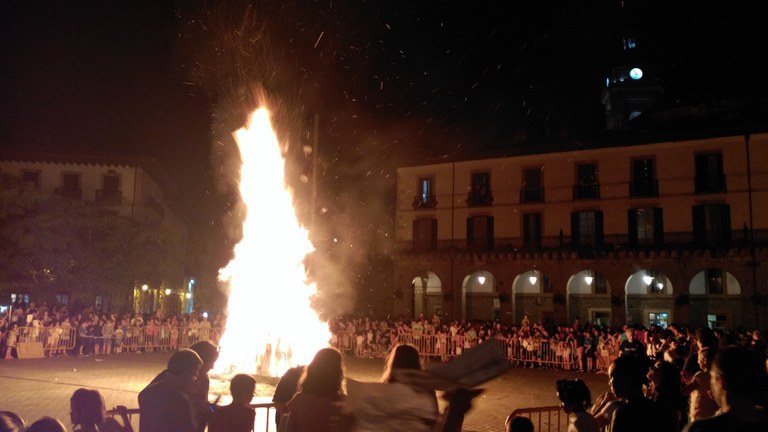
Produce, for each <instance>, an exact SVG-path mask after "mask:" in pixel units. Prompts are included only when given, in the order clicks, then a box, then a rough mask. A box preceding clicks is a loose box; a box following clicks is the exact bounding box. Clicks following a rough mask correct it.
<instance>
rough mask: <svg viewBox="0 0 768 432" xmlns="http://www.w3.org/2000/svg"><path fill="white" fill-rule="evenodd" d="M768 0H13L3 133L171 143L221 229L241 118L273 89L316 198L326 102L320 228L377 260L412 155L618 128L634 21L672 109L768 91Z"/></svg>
mask: <svg viewBox="0 0 768 432" xmlns="http://www.w3.org/2000/svg"><path fill="white" fill-rule="evenodd" d="M731 3H735V5H732V4H731ZM763 3H765V2H756V1H755V2H699V1H696V2H694V1H674V2H668V1H626V2H624V4H625V7H624V8H623V9H622V8H619V7H618V5H619V4H620V2H618V1H588V0H583V1H567V2H566V1H551V2H501V1H499V2H427V1H419V2H417V1H391V0H377V1H339V0H335V1H331V0H325V1H317V2H313V1H291V0H286V1H279V0H278V1H250V2H249V1H243V0H237V1H212V0H211V1H181V0H179V1H161V0H130V1H129V0H125V1H110V0H106V1H105V0H101V1H52V0H48V1H33V0H24V1H14V0H6V1H3V2H2V4H0V44H1V45H0V118H1V119H2V121H1V122H0V146H2V147H3V148H9V149H46V150H54V151H60V152H76V153H97V154H98V153H105V154H117V155H122V154H132V155H146V156H152V157H155V158H157V159H158V160H159V161H160V162H161V163H162V164H163V165H164V166H165V167H166V168H167V170H168V171H169V173H170V174H171V176H172V177H173V178H174V179H175V180H176V182H177V183H178V184H179V185H183V187H181V188H180V192H179V194H178V198H179V200H180V201H181V203H182V204H181V205H182V207H183V208H184V209H185V210H186V211H187V216H188V218H189V219H190V220H191V221H192V223H193V226H194V227H195V230H200V232H206V233H207V232H208V231H206V229H207V228H211V229H213V230H214V231H215V230H217V229H219V227H220V225H221V221H222V216H223V215H224V216H226V214H227V213H228V212H229V213H230V214H231V213H233V212H237V206H236V203H235V202H236V200H237V198H236V194H235V193H234V192H233V185H232V180H231V178H232V175H231V170H229V168H228V163H227V161H228V160H230V159H231V158H232V153H233V144H232V142H231V138H230V133H231V132H232V131H233V130H235V129H236V128H238V127H240V126H241V124H242V122H243V120H244V119H245V115H246V113H247V112H248V111H249V110H250V109H252V108H253V107H254V97H253V94H254V89H255V88H256V86H260V87H262V88H264V89H265V90H266V93H267V94H268V95H269V97H270V99H271V101H272V104H273V107H274V108H275V110H276V117H277V123H278V131H279V133H280V135H281V137H282V138H283V139H284V142H285V143H286V145H287V146H288V147H287V148H286V154H287V155H288V160H289V164H290V166H291V167H292V168H291V169H289V173H290V176H291V178H289V179H288V183H289V184H292V185H294V186H295V187H296V188H297V196H298V197H299V199H300V200H301V198H302V197H304V198H306V196H307V193H308V190H309V187H308V185H307V184H305V183H301V182H300V181H299V180H298V179H299V177H300V175H301V174H309V170H310V167H311V164H310V163H309V160H308V158H306V157H305V156H304V154H303V152H302V151H301V149H302V147H303V146H304V145H306V144H312V138H311V136H310V132H311V131H312V129H313V119H314V117H315V115H317V116H318V118H319V120H320V122H319V125H320V137H319V145H318V147H319V153H320V174H319V177H320V181H319V189H320V192H319V194H320V197H319V198H318V202H319V206H321V207H323V208H325V209H327V212H326V213H324V218H325V219H323V220H322V221H321V223H325V224H326V226H325V228H323V233H322V235H319V236H320V237H321V238H322V239H324V240H329V239H332V238H337V239H338V240H340V243H341V244H344V245H346V246H349V248H350V249H354V250H355V251H356V252H355V253H353V254H351V255H352V256H354V255H357V256H358V257H357V258H351V261H355V260H358V261H362V260H363V259H364V258H363V257H364V256H365V255H366V252H365V251H366V249H369V248H368V247H366V244H369V245H374V244H375V245H376V246H375V247H377V248H378V247H383V246H381V244H383V243H386V242H387V241H388V240H390V239H391V233H392V231H391V217H392V213H393V211H392V208H391V196H390V195H389V194H390V193H391V190H392V185H393V184H394V176H393V174H394V171H393V167H395V166H398V165H400V164H418V163H425V162H429V161H436V160H442V158H450V157H453V156H455V155H456V154H458V153H462V154H464V155H470V156H471V155H473V154H477V155H480V154H483V153H484V152H485V151H486V150H498V149H509V148H514V147H516V146H517V147H519V146H525V145H535V144H538V143H541V142H555V143H556V141H557V140H561V139H565V140H568V139H571V140H572V139H588V138H591V137H598V136H602V135H604V134H605V131H604V130H603V125H604V117H603V106H602V105H601V103H600V91H601V89H602V87H603V86H604V82H605V77H606V76H607V74H608V73H609V71H610V69H611V67H613V66H616V65H619V64H621V63H622V62H625V61H627V59H626V58H625V57H624V53H622V50H621V46H622V45H621V41H622V36H625V35H633V36H634V37H636V38H637V40H638V44H639V47H638V49H637V51H636V53H635V54H634V55H635V57H634V58H633V59H632V61H633V62H640V63H642V64H643V66H644V68H645V69H646V70H647V71H648V73H649V74H650V75H649V76H652V77H656V78H658V79H659V81H660V82H661V83H662V85H664V87H665V88H666V90H665V93H664V94H663V96H662V98H661V100H660V102H659V103H660V105H664V106H674V105H677V104H684V103H688V102H695V101H700V100H706V99H709V98H719V97H724V96H728V95H733V96H738V97H745V96H750V97H756V96H757V97H761V98H764V97H765V94H766V92H765V89H766V85H765V80H766V73H765V69H764V66H762V65H763V64H764V63H765V60H766V58H767V57H766V52H768V51H767V48H766V45H767V44H766V42H767V40H766V39H768V38H766V36H765V35H764V33H763V32H762V31H761V29H762V27H763V25H764V24H763V21H764V20H765V18H766V17H767V16H768V14H766V7H765V6H763ZM306 202H307V200H306V199H304V200H303V203H304V204H306ZM299 205H300V206H301V205H302V204H299ZM225 220H226V219H225ZM361 221H362V223H360V222H361ZM340 227H344V228H340ZM214 236H215V235H214ZM383 248H384V249H386V247H383ZM221 259H222V258H219V260H221Z"/></svg>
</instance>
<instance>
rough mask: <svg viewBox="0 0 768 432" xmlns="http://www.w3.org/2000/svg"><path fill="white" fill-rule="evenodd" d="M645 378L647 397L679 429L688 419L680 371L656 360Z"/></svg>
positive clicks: (671, 365)
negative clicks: (657, 405)
mask: <svg viewBox="0 0 768 432" xmlns="http://www.w3.org/2000/svg"><path fill="white" fill-rule="evenodd" d="M647 377H648V394H647V396H648V397H649V398H650V399H651V400H654V401H656V403H658V404H659V407H660V408H661V409H662V410H663V411H664V412H665V413H666V415H667V416H669V417H671V418H674V420H675V423H676V427H677V428H678V429H679V428H681V427H682V426H683V425H684V424H685V423H686V422H687V418H688V398H687V397H686V396H685V395H684V394H683V384H682V382H681V380H680V369H678V368H677V366H675V365H674V364H673V363H670V362H668V361H665V360H657V361H655V362H654V363H653V364H652V365H651V367H650V368H649V369H648V373H647Z"/></svg>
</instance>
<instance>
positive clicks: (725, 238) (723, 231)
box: [693, 204, 731, 245]
mask: <svg viewBox="0 0 768 432" xmlns="http://www.w3.org/2000/svg"><path fill="white" fill-rule="evenodd" d="M693 241H694V242H695V243H698V244H710V245H711V244H719V245H723V244H727V243H729V242H730V241H731V207H730V206H729V205H728V204H700V205H695V206H693Z"/></svg>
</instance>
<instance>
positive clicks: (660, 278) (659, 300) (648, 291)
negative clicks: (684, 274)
mask: <svg viewBox="0 0 768 432" xmlns="http://www.w3.org/2000/svg"><path fill="white" fill-rule="evenodd" d="M673 292H674V291H673V289H672V282H670V280H669V278H668V277H667V276H666V275H664V274H663V273H662V272H660V271H658V270H654V269H643V270H640V271H638V272H635V273H634V274H632V275H631V276H630V277H629V278H628V279H627V282H626V284H625V285H624V293H625V294H624V296H625V298H624V311H625V314H626V320H627V324H630V325H635V324H640V325H642V326H645V327H648V326H651V325H657V326H659V327H662V328H666V327H667V326H668V325H669V324H671V323H672V322H673V319H674V317H673V315H672V312H673V311H674V296H673Z"/></svg>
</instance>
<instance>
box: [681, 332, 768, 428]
mask: <svg viewBox="0 0 768 432" xmlns="http://www.w3.org/2000/svg"><path fill="white" fill-rule="evenodd" d="M710 382H711V387H712V390H711V391H712V396H713V398H714V399H715V401H716V402H717V404H718V406H719V407H720V410H719V411H718V414H717V415H715V416H714V417H710V418H708V419H702V420H697V421H695V422H693V423H690V424H688V425H687V426H686V428H685V429H684V430H685V431H686V432H710V431H740V432H752V431H761V432H765V431H768V414H766V412H765V408H764V405H765V402H766V401H765V397H766V392H768V378H767V377H766V370H765V364H763V362H762V361H761V359H760V357H759V356H758V355H757V353H755V352H754V351H752V350H750V349H748V348H745V347H740V346H738V347H736V346H735V347H729V348H725V349H722V350H720V351H719V352H718V353H717V355H715V360H714V362H712V368H711V371H710Z"/></svg>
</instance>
